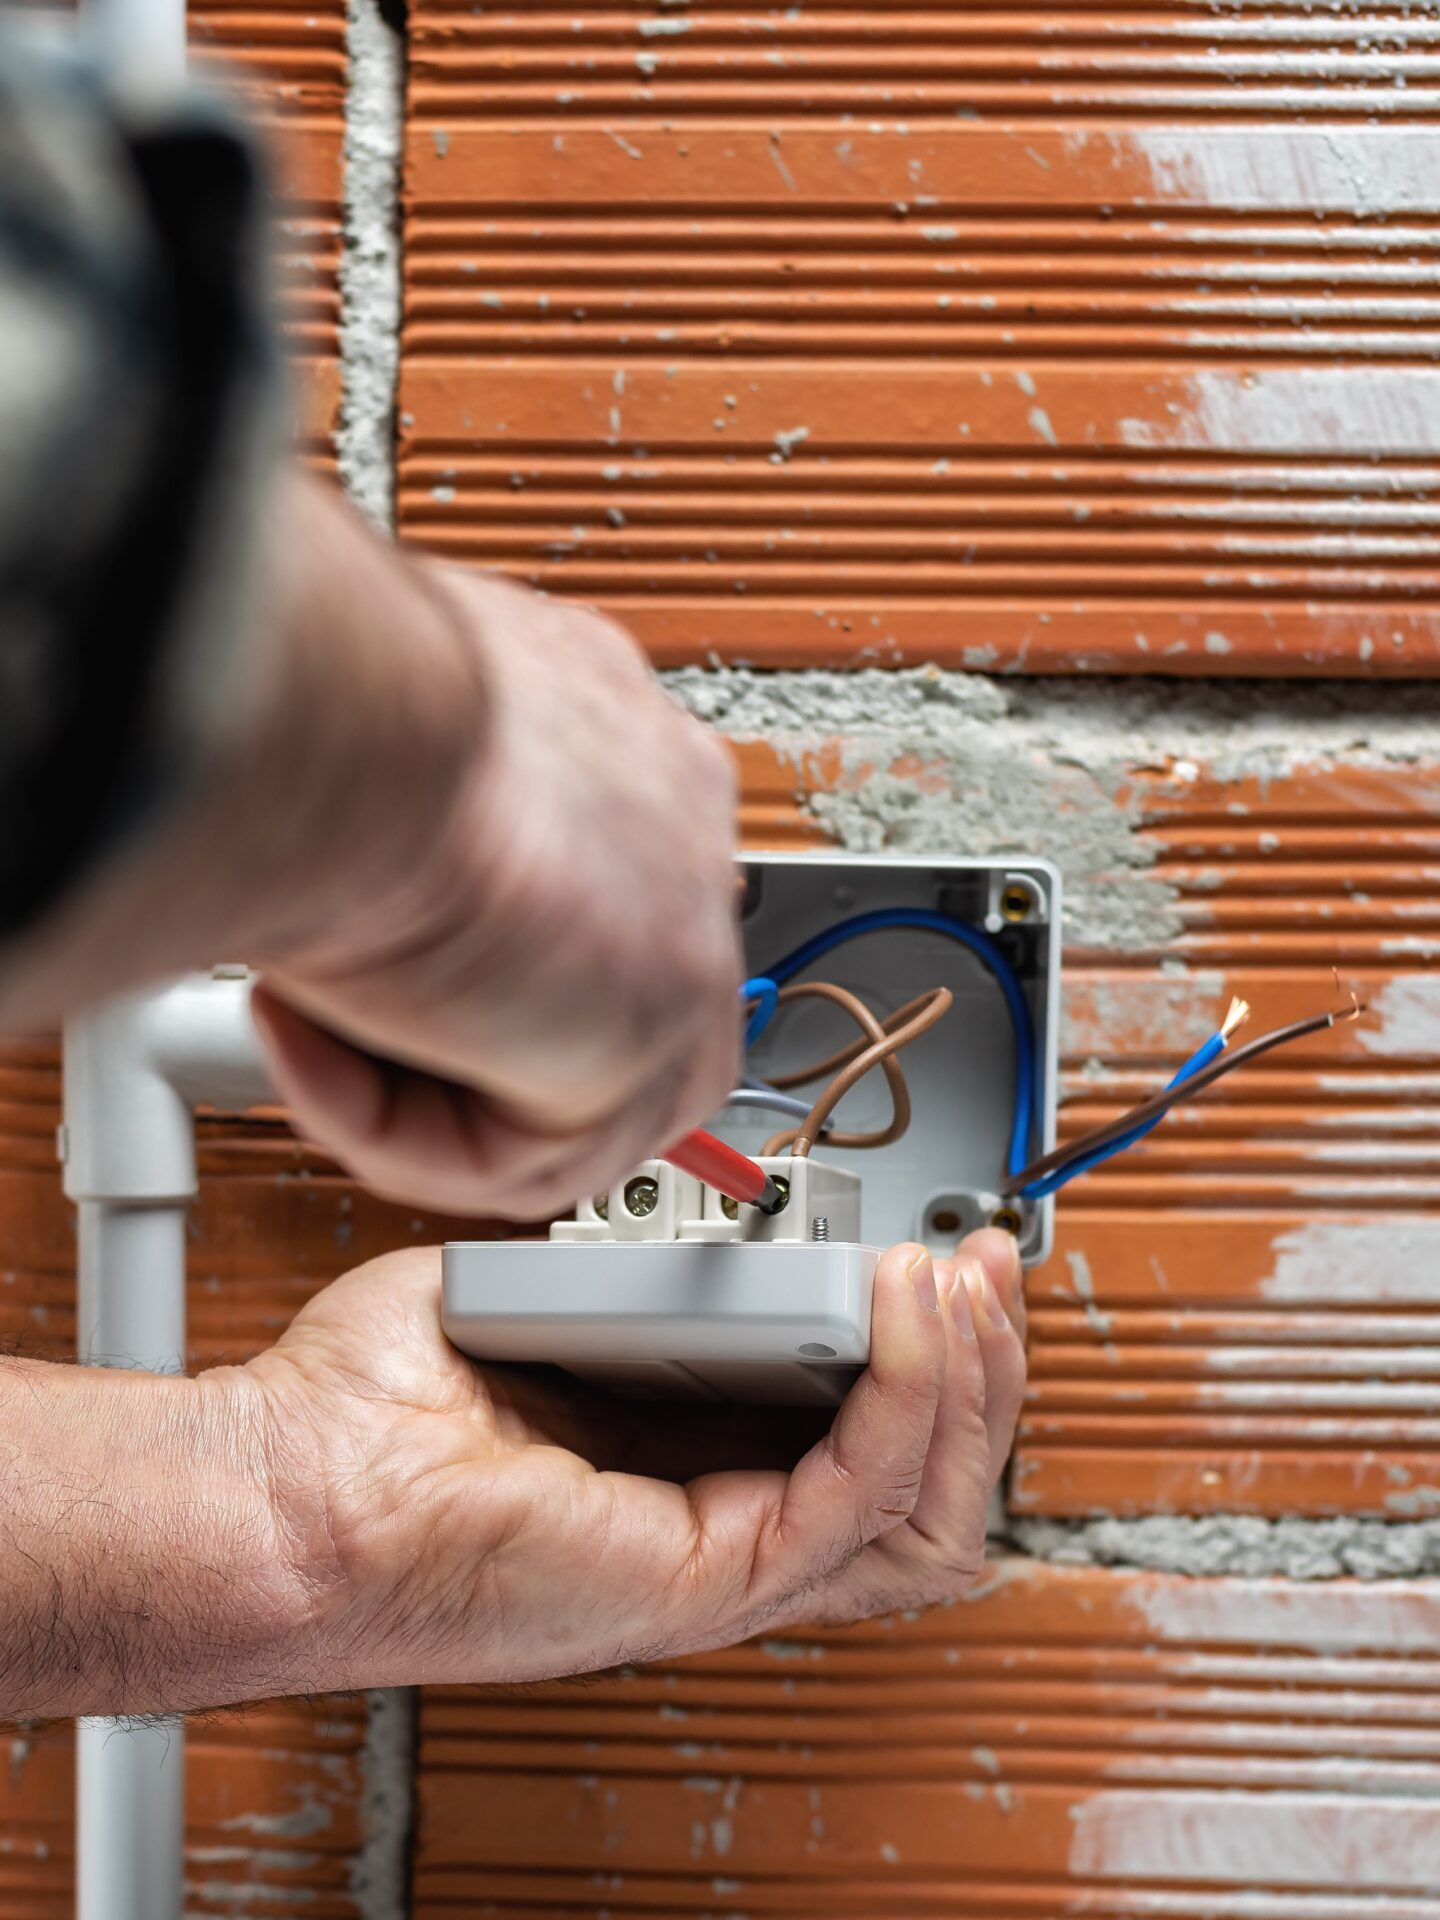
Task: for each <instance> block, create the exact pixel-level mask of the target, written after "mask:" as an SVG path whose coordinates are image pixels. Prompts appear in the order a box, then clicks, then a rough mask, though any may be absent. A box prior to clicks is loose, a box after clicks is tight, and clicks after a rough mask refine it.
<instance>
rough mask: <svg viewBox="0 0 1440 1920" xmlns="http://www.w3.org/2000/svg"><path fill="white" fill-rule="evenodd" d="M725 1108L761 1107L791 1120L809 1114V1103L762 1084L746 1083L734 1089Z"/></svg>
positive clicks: (800, 1118) (801, 1118)
mask: <svg viewBox="0 0 1440 1920" xmlns="http://www.w3.org/2000/svg"><path fill="white" fill-rule="evenodd" d="M725 1105H726V1106H727V1107H763V1108H764V1109H765V1110H766V1111H767V1112H770V1113H783V1114H785V1115H786V1116H787V1118H789V1119H791V1120H803V1119H805V1117H806V1116H807V1115H808V1113H809V1112H810V1105H811V1103H810V1102H809V1101H808V1100H802V1099H801V1098H800V1097H799V1095H798V1094H794V1093H781V1091H780V1089H779V1088H778V1087H767V1086H765V1085H764V1083H763V1082H762V1083H760V1084H758V1085H757V1084H755V1083H754V1082H753V1081H747V1082H746V1084H745V1085H744V1086H743V1087H736V1089H735V1090H734V1092H733V1093H732V1094H731V1095H730V1098H729V1099H728V1100H727V1101H726V1102H725Z"/></svg>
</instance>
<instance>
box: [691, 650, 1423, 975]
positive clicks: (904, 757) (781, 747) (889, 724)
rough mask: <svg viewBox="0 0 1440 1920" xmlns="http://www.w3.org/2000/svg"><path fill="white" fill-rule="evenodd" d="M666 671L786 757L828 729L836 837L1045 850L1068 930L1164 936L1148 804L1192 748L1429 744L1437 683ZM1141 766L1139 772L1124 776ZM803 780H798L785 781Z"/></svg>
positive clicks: (1390, 761) (1383, 754)
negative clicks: (833, 759)
mask: <svg viewBox="0 0 1440 1920" xmlns="http://www.w3.org/2000/svg"><path fill="white" fill-rule="evenodd" d="M666 677H667V682H668V684H669V686H670V688H671V690H672V692H673V693H674V694H675V695H676V697H677V698H678V699H680V700H681V701H682V702H683V703H684V704H685V705H686V706H687V707H688V708H689V709H690V711H691V712H693V713H695V714H697V715H698V716H699V717H700V718H702V719H704V720H706V721H708V722H709V723H710V724H712V725H713V726H715V727H717V728H719V729H720V730H721V731H722V732H724V733H726V734H729V735H730V736H731V737H732V738H735V739H739V740H752V739H762V740H765V741H767V742H769V744H770V745H772V746H773V747H774V748H776V749H777V750H778V751H779V752H780V753H781V754H782V755H785V756H787V757H789V758H790V759H791V760H792V761H793V762H794V764H795V766H796V768H797V770H798V769H800V768H801V767H803V765H804V763H805V761H806V759H807V757H808V756H810V755H812V754H813V753H814V752H815V751H816V750H817V749H818V748H819V747H820V746H821V745H822V744H826V743H831V742H835V743H838V748H839V764H840V777H839V779H838V781H835V782H833V783H829V784H828V790H827V791H824V792H819V793H814V794H804V795H803V796H802V797H803V804H804V805H805V806H806V807H807V808H808V810H809V811H810V812H811V813H812V814H813V815H814V817H815V818H816V819H817V820H818V821H819V822H820V823H821V824H822V825H823V826H824V827H825V828H826V829H827V830H828V831H829V832H830V833H831V834H832V835H833V836H834V838H835V839H836V840H837V841H838V842H839V843H840V844H841V845H842V846H844V847H846V848H849V849H851V850H854V851H861V852H873V851H876V850H877V849H880V848H894V849H896V850H899V851H905V852H910V853H924V852H935V853H941V852H945V853H962V852H963V853H974V854H988V853H996V852H1004V851H1011V850H1013V851H1023V852H1028V853H1038V854H1044V855H1046V856H1047V857H1048V858H1050V859H1052V860H1054V861H1055V862H1056V864H1057V865H1058V866H1059V867H1060V869H1061V872H1062V873H1063V875H1064V879H1065V890H1066V929H1065V937H1066V940H1067V943H1068V944H1070V945H1071V946H1078V947H1086V948H1091V949H1095V950H1098V951H1102V952H1105V951H1108V952H1113V953H1139V952H1156V951H1163V950H1164V949H1165V948H1166V947H1167V946H1168V945H1169V944H1170V943H1171V941H1172V940H1173V939H1174V937H1175V935H1176V934H1177V932H1178V931H1179V918H1178V914H1177V911H1176V895H1175V892H1174V890H1173V888H1172V887H1171V886H1170V885H1169V884H1168V883H1167V882H1166V881H1165V880H1164V879H1163V878H1162V877H1161V876H1160V875H1159V874H1157V873H1155V872H1154V871H1153V866H1154V860H1155V848H1154V845H1153V843H1152V842H1151V841H1150V839H1149V838H1148V837H1147V836H1146V835H1145V833H1144V832H1143V828H1144V825H1145V818H1146V805H1147V801H1148V800H1149V798H1150V797H1151V796H1158V795H1160V794H1163V792H1164V791H1165V789H1166V787H1167V785H1168V786H1171V787H1175V786H1183V785H1184V784H1186V783H1187V782H1193V781H1194V779H1195V778H1196V777H1197V776H1198V773H1199V770H1200V769H1201V768H1202V767H1203V768H1204V769H1205V770H1206V771H1207V772H1209V773H1213V774H1214V775H1217V776H1218V777H1219V778H1221V779H1224V780H1232V779H1233V780H1239V779H1250V780H1255V781H1259V782H1262V783H1263V782H1265V781H1267V780H1271V779H1276V778H1279V777H1280V776H1282V775H1285V774H1288V773H1291V772H1293V771H1295V770H1296V769H1298V768H1301V767H1304V766H1307V765H1319V766H1324V765H1326V764H1330V763H1338V762H1341V761H1343V762H1344V763H1345V764H1347V765H1349V766H1352V767H1353V766H1362V767H1363V766H1371V765H1373V766H1387V767H1395V766H1402V767H1403V766H1411V765H1413V766H1416V767H1417V768H1418V767H1420V766H1421V765H1422V764H1424V763H1425V762H1426V761H1428V760H1431V759H1433V755H1434V738H1435V720H1436V716H1437V715H1440V690H1434V691H1431V690H1428V689H1426V690H1416V691H1415V693H1414V697H1407V699H1405V700H1404V701H1401V700H1397V699H1395V698H1394V693H1393V689H1392V690H1389V691H1388V692H1386V691H1382V692H1378V693H1377V692H1376V691H1375V690H1373V689H1370V688H1367V687H1364V686H1357V687H1350V686H1324V687H1297V686H1295V685H1294V684H1291V683H1280V684H1279V685H1278V686H1277V685H1269V684H1263V683H1262V684H1256V683H1250V682H1246V683H1237V682H1223V681H1216V682H1202V683H1197V684H1195V685H1186V686H1177V685H1175V684H1173V683H1168V682H1160V683H1157V682H1155V681H1141V680H1124V679H1114V680H1093V679H1018V678H1017V679H1000V680H992V679H985V678H982V677H981V676H980V675H978V674H968V673H955V672H942V671H940V670H939V669H936V668H914V669H909V670H905V671H892V670H884V669H877V668H871V669H863V670H860V671H852V672H829V671H824V672H822V671H805V672H792V673H761V672H758V671H756V670H754V669H751V668H743V667H737V668H729V669H725V668H715V669H706V668H699V667H687V668H681V669H678V670H676V671H674V672H672V673H670V674H669V675H667V676H666ZM1137 773H1138V775H1139V777H1138V778H1137ZM802 785H803V783H802V782H799V781H797V786H802Z"/></svg>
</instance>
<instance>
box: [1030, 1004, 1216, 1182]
mask: <svg viewBox="0 0 1440 1920" xmlns="http://www.w3.org/2000/svg"><path fill="white" fill-rule="evenodd" d="M1224 1051H1225V1036H1224V1034H1223V1033H1212V1034H1211V1036H1210V1038H1209V1039H1208V1040H1207V1041H1206V1042H1205V1044H1204V1046H1203V1047H1200V1048H1197V1050H1196V1051H1195V1052H1194V1053H1192V1054H1191V1056H1190V1058H1189V1059H1188V1060H1187V1061H1186V1062H1185V1064H1184V1066H1183V1067H1181V1069H1180V1071H1179V1072H1178V1073H1177V1074H1176V1075H1175V1077H1174V1079H1173V1080H1170V1081H1169V1082H1167V1084H1166V1089H1165V1090H1166V1092H1167V1093H1168V1092H1169V1091H1170V1088H1171V1087H1178V1086H1179V1085H1180V1083H1181V1082H1182V1081H1183V1080H1188V1079H1189V1078H1190V1076H1191V1075H1192V1074H1194V1073H1199V1072H1200V1070H1201V1068H1202V1067H1208V1066H1209V1064H1210V1062H1211V1061H1212V1060H1214V1059H1216V1058H1218V1056H1219V1055H1220V1054H1222V1053H1223V1052H1224ZM1164 1118H1165V1115H1164V1114H1163V1113H1157V1114H1156V1115H1155V1118H1154V1119H1153V1120H1147V1121H1146V1122H1145V1124H1144V1125H1143V1126H1140V1127H1136V1128H1135V1129H1134V1131H1133V1132H1131V1133H1127V1134H1123V1135H1122V1136H1121V1137H1120V1139H1118V1140H1110V1141H1107V1142H1106V1144H1105V1145H1104V1146H1103V1147H1097V1148H1096V1149H1095V1151H1094V1152H1093V1153H1087V1154H1086V1155H1085V1156H1084V1158H1083V1159H1081V1160H1073V1161H1071V1162H1070V1164H1069V1165H1068V1166H1064V1167H1057V1168H1056V1169H1055V1171H1054V1173H1050V1174H1047V1175H1046V1176H1045V1178H1044V1179H1043V1180H1032V1181H1031V1182H1030V1184H1029V1186H1028V1187H1022V1188H1021V1189H1020V1197H1021V1199H1022V1200H1046V1199H1048V1198H1049V1196H1050V1195H1051V1194H1052V1193H1058V1192H1059V1191H1060V1189H1061V1187H1067V1186H1069V1184H1070V1182H1071V1181H1072V1180H1077V1179H1079V1177H1080V1175H1081V1174H1082V1173H1088V1172H1089V1171H1090V1169H1091V1168H1092V1167H1098V1166H1099V1165H1100V1163H1101V1162H1102V1161H1103V1160H1111V1159H1113V1158H1114V1157H1115V1155H1116V1154H1117V1153H1125V1152H1126V1151H1127V1150H1128V1149H1129V1148H1131V1147H1133V1146H1134V1145H1135V1143H1136V1141H1137V1140H1143V1139H1144V1138H1145V1136H1146V1134H1147V1133H1153V1132H1154V1131H1155V1129H1156V1127H1158V1126H1159V1124H1160V1122H1161V1121H1162V1120H1163V1119H1164Z"/></svg>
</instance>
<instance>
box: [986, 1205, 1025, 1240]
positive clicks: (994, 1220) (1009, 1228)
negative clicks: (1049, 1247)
mask: <svg viewBox="0 0 1440 1920" xmlns="http://www.w3.org/2000/svg"><path fill="white" fill-rule="evenodd" d="M990 1224H991V1226H992V1227H999V1228H1000V1230H1001V1232H1002V1233H1013V1234H1014V1235H1016V1236H1017V1238H1018V1236H1019V1233H1020V1229H1021V1227H1022V1226H1024V1224H1025V1222H1024V1221H1023V1219H1022V1218H1021V1217H1020V1214H1019V1213H1018V1212H1017V1210H1016V1209H1015V1208H1014V1207H997V1208H996V1209H995V1211H994V1213H992V1214H991V1216H990Z"/></svg>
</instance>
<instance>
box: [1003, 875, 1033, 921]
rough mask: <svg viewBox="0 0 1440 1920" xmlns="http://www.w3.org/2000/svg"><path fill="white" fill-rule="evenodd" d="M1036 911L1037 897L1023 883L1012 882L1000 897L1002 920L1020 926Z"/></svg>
mask: <svg viewBox="0 0 1440 1920" xmlns="http://www.w3.org/2000/svg"><path fill="white" fill-rule="evenodd" d="M1034 910H1035V895H1034V893H1033V892H1032V891H1031V889H1030V888H1029V887H1027V886H1026V885H1025V884H1024V882H1023V881H1020V880H1012V881H1011V882H1010V884H1009V885H1008V886H1007V887H1006V888H1005V889H1004V891H1003V892H1002V893H1001V895H1000V918H1001V919H1002V920H1008V921H1009V923H1010V925H1011V926H1012V927H1013V926H1018V925H1019V923H1020V921H1022V920H1028V919H1029V918H1030V915H1031V914H1032V913H1033V912H1034Z"/></svg>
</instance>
